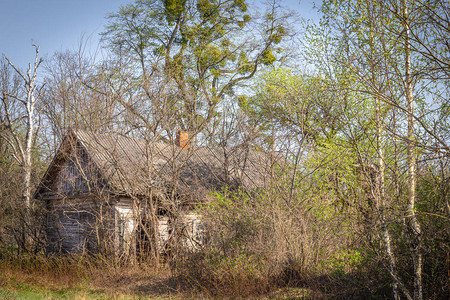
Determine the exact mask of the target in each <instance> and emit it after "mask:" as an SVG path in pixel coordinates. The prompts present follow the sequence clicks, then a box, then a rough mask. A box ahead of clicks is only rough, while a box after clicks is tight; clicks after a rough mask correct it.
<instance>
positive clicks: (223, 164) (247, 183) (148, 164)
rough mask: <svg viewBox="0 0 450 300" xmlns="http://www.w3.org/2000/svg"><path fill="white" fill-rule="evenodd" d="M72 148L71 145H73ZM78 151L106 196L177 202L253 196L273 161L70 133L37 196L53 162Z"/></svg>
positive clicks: (240, 152) (239, 151)
mask: <svg viewBox="0 0 450 300" xmlns="http://www.w3.org/2000/svg"><path fill="white" fill-rule="evenodd" d="M74 142H75V143H74ZM73 145H78V146H77V147H80V148H81V149H82V151H84V152H85V154H86V155H87V158H88V160H90V162H92V163H93V164H94V165H95V167H96V168H97V169H98V172H99V174H100V175H101V177H102V180H103V181H104V182H105V184H106V185H108V187H109V191H110V192H111V193H116V194H128V195H147V194H148V193H149V191H150V190H151V191H152V192H154V193H155V192H156V193H167V192H169V191H171V190H173V189H175V190H176V193H177V195H178V196H180V197H185V198H191V199H197V200H201V198H202V197H205V196H206V195H207V194H208V192H209V191H214V190H220V189H221V188H222V187H224V186H231V187H237V186H240V187H242V188H244V189H246V190H253V189H255V188H259V187H262V186H264V185H265V184H266V183H268V182H269V181H270V171H269V170H270V169H271V164H273V159H271V158H270V156H269V155H266V154H265V153H263V152H256V151H250V150H248V149H244V148H237V147H236V148H219V147H201V146H191V147H190V148H188V149H182V148H180V147H177V146H176V145H174V144H167V143H162V142H152V141H150V142H148V141H145V140H142V139H137V138H130V137H124V136H120V135H114V134H95V133H92V132H87V131H81V130H72V131H71V132H70V133H69V134H68V135H67V136H66V137H65V138H64V139H63V142H62V145H61V147H60V149H59V150H58V153H57V154H56V155H55V158H54V159H53V161H52V163H51V164H50V167H49V169H48V170H47V172H46V174H45V176H44V178H43V180H42V181H41V184H40V186H39V187H38V190H37V191H36V194H35V195H36V196H37V195H38V194H40V193H41V192H42V191H43V188H44V187H45V186H46V184H48V182H50V181H51V180H52V176H55V174H56V173H57V172H58V170H57V165H58V164H57V163H56V162H57V161H62V160H64V159H65V158H67V153H68V149H70V148H71V147H74V146H73Z"/></svg>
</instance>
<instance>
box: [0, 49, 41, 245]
mask: <svg viewBox="0 0 450 300" xmlns="http://www.w3.org/2000/svg"><path fill="white" fill-rule="evenodd" d="M34 48H35V59H34V62H33V64H31V63H30V64H29V65H28V69H27V72H26V73H23V72H22V71H21V70H20V69H19V68H17V67H16V66H15V65H14V64H13V63H12V62H11V61H10V60H9V58H8V57H6V58H5V59H6V60H7V62H8V64H9V66H10V67H11V68H12V69H14V71H15V72H16V74H17V75H18V77H19V78H20V81H22V84H23V89H17V88H16V89H13V90H10V89H8V85H3V86H2V91H1V92H2V94H1V101H2V108H3V109H2V113H3V114H4V116H2V121H3V124H2V126H3V127H4V129H6V130H5V131H2V132H0V134H1V135H0V137H1V138H3V139H4V140H5V141H6V142H7V143H8V145H9V146H10V147H11V148H12V149H13V151H12V155H13V157H14V158H15V159H16V160H17V162H18V164H19V165H20V166H21V169H22V201H23V204H24V206H25V218H24V228H26V225H27V224H25V223H26V222H29V213H30V212H29V210H30V208H31V192H32V190H31V189H32V186H31V179H32V178H31V174H32V167H33V166H32V155H33V150H34V148H35V141H36V131H37V129H38V128H37V123H38V114H37V103H38V101H39V100H40V98H41V92H42V87H43V86H42V85H39V84H38V82H37V75H38V69H39V66H40V65H41V63H42V58H39V47H38V46H34ZM3 67H5V66H3ZM28 225H29V224H28ZM22 243H23V244H22V245H21V246H22V247H24V248H25V246H26V245H25V230H23V240H22Z"/></svg>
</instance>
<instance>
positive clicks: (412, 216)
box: [403, 0, 423, 300]
mask: <svg viewBox="0 0 450 300" xmlns="http://www.w3.org/2000/svg"><path fill="white" fill-rule="evenodd" d="M403 35H404V42H405V94H406V101H407V110H408V134H407V156H408V202H407V213H408V214H407V224H408V227H409V229H410V231H411V237H412V239H411V248H412V252H413V254H412V255H413V264H414V299H415V300H422V299H423V296H422V251H421V246H422V238H421V228H420V224H419V222H418V220H417V216H416V212H415V199H416V158H415V138H414V98H413V84H412V76H411V43H410V29H409V17H408V8H407V0H403Z"/></svg>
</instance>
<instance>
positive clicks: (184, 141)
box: [175, 130, 189, 149]
mask: <svg viewBox="0 0 450 300" xmlns="http://www.w3.org/2000/svg"><path fill="white" fill-rule="evenodd" d="M175 144H176V145H177V146H178V147H180V148H182V149H188V148H189V132H187V131H183V130H178V131H177V137H176V139H175Z"/></svg>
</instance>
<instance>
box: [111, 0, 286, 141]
mask: <svg viewBox="0 0 450 300" xmlns="http://www.w3.org/2000/svg"><path fill="white" fill-rule="evenodd" d="M247 10H248V7H247V4H246V2H245V1H244V0H200V1H197V0H171V1H168V0H164V1H162V0H146V1H144V0H138V1H136V2H135V3H133V4H129V5H127V6H124V7H122V8H121V9H120V10H119V12H117V13H114V14H111V15H110V16H109V20H110V23H109V25H108V26H107V30H106V32H105V33H104V34H103V36H104V39H105V40H106V42H107V43H108V45H109V46H110V49H112V51H114V53H116V54H117V55H118V57H117V59H118V61H121V62H126V63H127V64H128V65H130V66H133V67H134V69H133V71H132V72H131V73H132V74H133V77H134V78H135V80H134V82H135V83H137V85H138V86H139V87H141V88H142V90H143V92H144V93H143V97H144V100H146V101H147V102H148V106H152V105H153V106H157V105H160V103H158V101H157V100H156V99H155V98H154V97H152V95H153V93H152V91H153V90H154V85H153V84H152V83H153V82H154V81H158V82H161V85H158V86H157V88H158V89H165V90H166V94H168V95H169V97H170V98H172V100H171V101H170V106H171V107H170V109H171V110H172V111H173V112H174V113H175V115H174V117H175V119H176V122H177V125H176V126H178V127H179V128H181V129H184V130H187V131H191V132H194V133H195V132H199V131H200V130H202V128H204V127H205V125H206V124H208V123H209V122H210V121H211V120H212V118H213V117H214V116H215V114H216V112H217V107H218V105H219V104H220V103H221V101H222V100H223V99H225V98H226V97H229V96H230V95H233V94H234V93H235V92H236V90H237V89H238V88H239V87H240V85H241V83H243V82H245V81H248V79H250V78H252V77H253V76H254V75H255V73H256V72H257V70H258V68H259V67H260V66H261V65H264V64H266V65H269V64H272V63H274V62H275V61H276V60H278V59H280V58H281V56H282V55H281V54H276V52H277V50H278V48H279V45H280V43H281V42H282V40H283V39H284V38H285V37H286V36H287V35H288V29H287V22H288V18H286V17H287V16H286V14H282V13H281V12H280V8H279V6H278V5H277V4H276V1H274V2H272V3H271V5H270V7H269V9H268V12H267V13H266V14H265V15H264V17H262V18H261V19H259V20H257V18H252V17H251V16H250V15H249V14H247ZM136 67H137V68H136ZM158 78H160V80H158ZM124 104H126V105H128V103H124Z"/></svg>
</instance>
